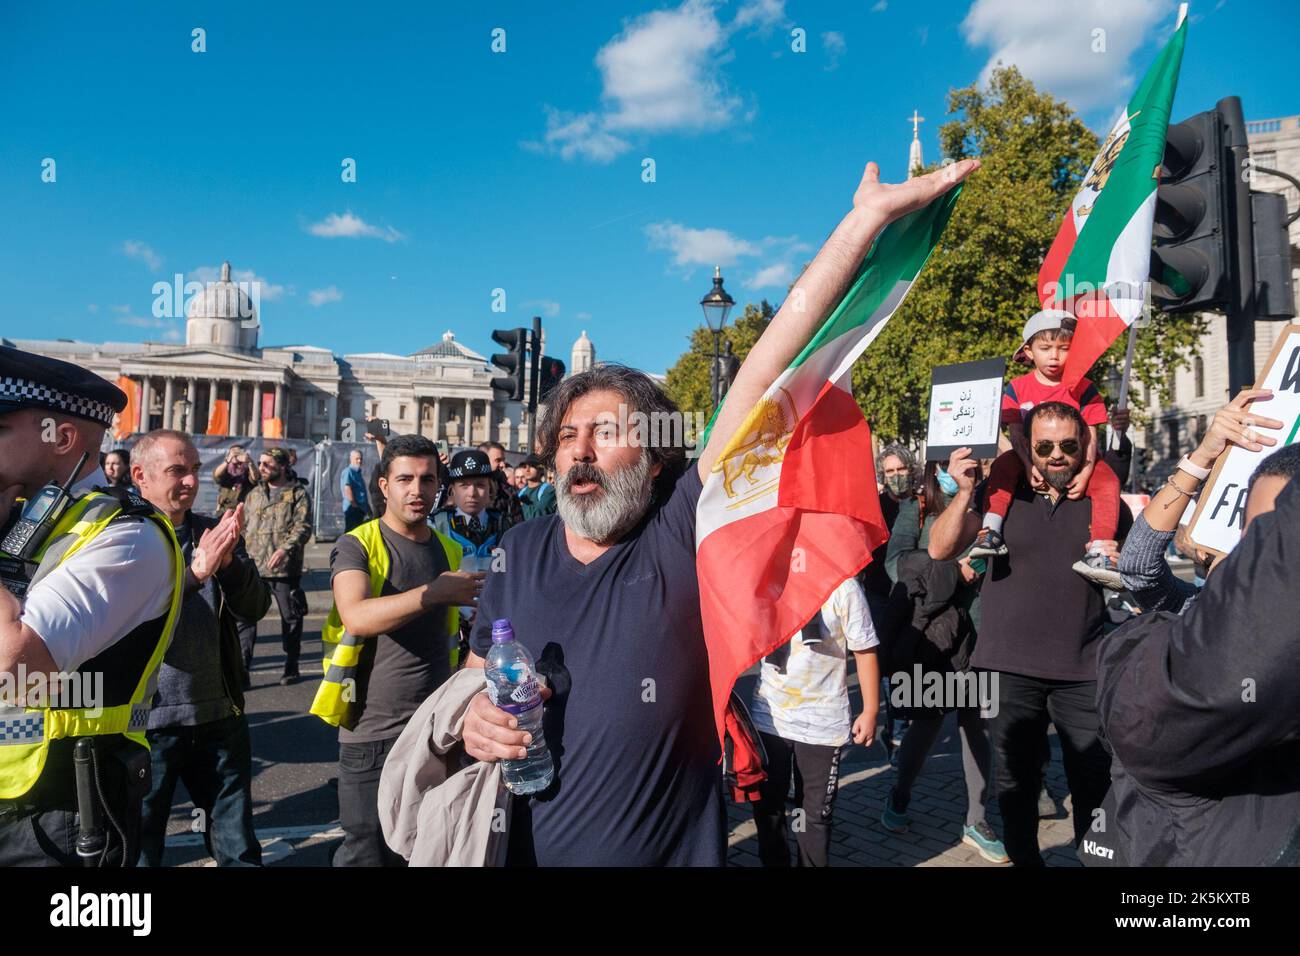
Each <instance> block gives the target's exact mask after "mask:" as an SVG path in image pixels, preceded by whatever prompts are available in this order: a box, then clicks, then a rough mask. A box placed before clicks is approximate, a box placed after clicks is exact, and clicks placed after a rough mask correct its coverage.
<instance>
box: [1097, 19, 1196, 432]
mask: <svg viewBox="0 0 1300 956" xmlns="http://www.w3.org/2000/svg"><path fill="white" fill-rule="evenodd" d="M1186 19H1187V4H1185V3H1180V4H1179V5H1178V19H1177V21H1175V23H1174V29H1175V30H1177V29H1178V28H1179V27H1181V26H1182V25H1183V21H1184V20H1186ZM1148 291H1149V290H1148ZM1148 301H1149V298H1148ZM1137 331H1138V324H1137V320H1136V319H1134V320H1133V323H1132V324H1131V325H1130V326H1129V327H1128V346H1127V347H1126V348H1125V350H1124V377H1123V378H1122V379H1120V383H1119V400H1118V401H1117V402H1116V403H1115V407H1116V408H1128V386H1129V379H1130V378H1132V376H1133V350H1134V346H1135V345H1136V344H1137ZM1108 430H1109V432H1110V434H1109V436H1107V439H1106V445H1107V447H1108V448H1110V449H1111V450H1112V451H1118V450H1119V433H1118V432H1117V431H1116V430H1115V429H1114V428H1111V429H1108Z"/></svg>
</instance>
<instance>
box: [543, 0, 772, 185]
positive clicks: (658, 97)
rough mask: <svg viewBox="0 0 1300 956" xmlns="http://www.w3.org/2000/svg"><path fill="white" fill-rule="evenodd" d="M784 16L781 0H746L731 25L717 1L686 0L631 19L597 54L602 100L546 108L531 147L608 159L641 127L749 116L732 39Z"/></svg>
mask: <svg viewBox="0 0 1300 956" xmlns="http://www.w3.org/2000/svg"><path fill="white" fill-rule="evenodd" d="M784 16H785V4H784V0H746V2H745V3H743V4H742V5H741V7H740V9H739V11H738V12H737V14H736V17H735V19H733V20H732V22H731V23H729V24H723V23H722V22H721V21H720V20H719V19H718V16H717V12H716V9H715V5H714V3H713V2H712V0H685V2H684V3H682V4H681V5H680V6H678V7H675V8H673V9H670V10H655V11H651V12H650V13H645V14H642V15H640V16H637V17H634V18H632V19H631V20H629V21H627V22H626V23H625V25H624V27H623V30H622V32H621V33H619V34H618V35H617V36H615V37H614V38H613V39H611V40H610V41H609V42H608V43H606V44H605V45H604V46H603V47H601V48H600V50H599V51H598V52H597V53H596V67H597V69H599V70H600V75H601V84H602V88H601V101H602V106H601V107H600V109H597V110H588V111H584V112H567V111H564V110H559V109H556V108H554V107H552V106H547V107H546V133H545V136H544V137H543V139H542V141H541V142H535V141H534V142H524V143H523V144H522V145H523V146H524V147H525V148H526V149H531V150H534V151H537V152H550V153H556V154H558V155H560V156H561V157H563V158H564V159H574V158H577V157H581V158H583V159H587V160H591V161H593V162H600V163H608V162H610V161H612V160H613V159H614V158H615V157H617V156H620V155H622V154H623V153H625V152H627V151H628V150H629V149H631V143H629V142H628V138H627V137H628V136H630V135H633V134H637V133H664V132H694V131H700V130H706V129H712V128H716V127H719V126H727V125H730V124H731V123H732V122H734V121H736V120H740V121H742V122H749V120H750V119H751V118H752V116H753V110H745V109H744V108H743V107H744V104H743V102H742V100H741V98H740V97H739V96H737V95H736V94H735V93H733V92H732V91H730V90H729V89H728V88H727V84H726V81H725V78H724V77H723V75H722V72H721V66H722V65H723V64H725V63H727V62H728V61H729V60H730V59H731V54H730V52H729V51H728V49H727V42H728V39H729V37H730V36H731V35H732V34H733V33H735V32H736V31H737V30H740V29H742V28H744V27H747V26H750V27H758V28H766V27H769V26H771V25H773V24H775V23H777V22H779V21H780V20H782V19H783V18H784Z"/></svg>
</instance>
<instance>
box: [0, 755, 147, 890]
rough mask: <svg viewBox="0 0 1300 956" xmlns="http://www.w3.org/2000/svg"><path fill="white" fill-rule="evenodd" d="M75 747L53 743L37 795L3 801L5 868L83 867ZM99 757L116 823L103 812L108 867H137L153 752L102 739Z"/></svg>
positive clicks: (0, 850)
mask: <svg viewBox="0 0 1300 956" xmlns="http://www.w3.org/2000/svg"><path fill="white" fill-rule="evenodd" d="M74 742H75V741H74V740H73V739H71V738H63V739H61V740H56V741H54V742H52V743H51V745H50V753H49V755H48V757H47V758H46V764H45V769H44V770H43V771H42V772H41V777H40V779H39V780H38V781H37V782H36V784H35V785H33V787H32V789H31V790H30V791H28V792H27V793H26V794H24V795H23V796H22V797H19V798H18V799H17V800H0V868H4V867H10V866H75V867H80V866H83V863H82V861H81V858H80V857H78V856H77V837H78V835H79V834H80V821H81V817H80V815H79V814H78V813H77V799H76V783H75V776H74V771H73V768H72V759H71V754H72V745H73V743H74ZM96 753H97V756H96V762H97V764H98V766H99V778H100V784H101V786H102V788H103V792H104V794H105V796H106V797H107V798H108V800H109V801H110V805H109V807H108V811H109V813H110V814H111V816H112V820H111V821H110V820H109V819H108V817H107V815H105V814H104V812H103V810H102V809H101V811H100V816H101V823H102V825H103V827H104V830H105V834H106V838H107V844H106V845H107V848H108V853H107V855H106V856H105V857H103V863H102V865H103V866H105V867H121V866H128V867H129V866H135V865H136V858H137V856H138V855H139V841H140V805H141V802H142V800H143V799H144V794H145V792H146V791H147V790H148V788H149V752H148V751H147V750H145V749H144V748H143V747H140V746H139V745H138V744H135V743H133V742H130V741H118V740H113V739H103V738H97V739H96ZM123 840H125V847H124V846H123ZM124 849H125V853H124V852H123V850H124Z"/></svg>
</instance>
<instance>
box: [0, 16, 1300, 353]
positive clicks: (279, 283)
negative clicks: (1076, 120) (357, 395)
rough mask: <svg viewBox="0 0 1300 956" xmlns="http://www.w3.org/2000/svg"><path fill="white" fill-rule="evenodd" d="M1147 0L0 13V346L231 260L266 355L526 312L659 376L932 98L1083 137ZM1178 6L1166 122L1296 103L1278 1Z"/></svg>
mask: <svg viewBox="0 0 1300 956" xmlns="http://www.w3.org/2000/svg"><path fill="white" fill-rule="evenodd" d="M1175 8H1176V4H1174V3H1167V2H1161V0H1125V2H1121V0H976V2H973V3H972V2H963V3H957V2H943V0H939V2H933V3H918V2H903V0H866V2H857V3H847V2H824V0H823V2H809V0H803V2H800V0H785V2H782V0H733V2H730V3H706V2H699V0H695V2H685V3H677V4H671V3H670V4H658V5H657V4H651V3H625V4H615V3H609V2H604V3H600V2H589V3H582V2H574V3H556V2H551V3H540V4H539V3H477V4H463V5H451V4H431V3H430V4H426V3H418V4H416V3H411V4H400V3H398V4H389V3H385V4H360V3H337V4H336V3H329V2H319V3H310V4H308V3H292V2H279V0H276V2H267V0H262V2H259V3H244V2H236V0H224V2H221V3H167V4H163V3H133V2H125V0H124V2H117V3H112V4H105V3H102V2H90V3H81V4H78V3H65V4H58V5H49V4H5V5H4V6H3V7H2V8H0V116H2V117H3V122H4V127H5V131H4V135H3V136H2V137H0V212H2V214H3V217H4V223H5V228H4V231H3V235H2V236H0V283H3V289H4V292H3V297H2V304H0V334H3V335H7V336H10V337H41V338H53V337H68V338H78V339H83V340H87V341H96V342H98V341H106V340H108V341H141V340H145V339H149V340H153V341H170V340H175V339H176V338H177V337H179V336H182V335H183V321H182V320H176V319H170V318H167V317H162V318H158V317H155V316H154V314H153V311H152V310H153V305H154V295H153V292H152V288H153V284H154V283H155V282H157V281H160V280H162V281H170V280H171V278H172V276H173V274H175V273H177V272H180V273H183V274H184V275H185V276H186V277H187V278H190V279H193V278H199V279H202V278H210V277H212V274H213V270H215V269H216V268H217V267H218V266H219V264H220V263H221V261H222V260H223V259H229V260H230V261H231V262H232V264H233V267H234V269H235V270H236V274H237V277H241V276H242V277H244V278H252V279H256V280H257V281H260V282H261V286H260V292H261V300H262V325H263V329H262V344H263V345H277V344H301V343H309V344H315V345H320V346H324V347H328V348H331V349H333V350H334V351H335V352H337V353H340V354H343V353H347V352H361V351H385V352H397V353H401V354H406V353H410V352H412V351H414V350H416V349H418V348H422V347H423V346H425V345H428V344H430V343H431V342H434V341H436V340H437V339H438V338H439V337H440V336H441V334H442V332H443V331H444V330H445V329H448V328H450V329H454V330H455V332H456V334H457V337H458V338H459V339H460V340H461V341H463V342H465V343H466V344H467V345H469V346H470V347H471V348H474V349H477V350H478V351H480V352H483V353H485V354H487V353H489V352H491V351H493V344H492V342H491V341H490V339H489V333H490V330H491V329H493V328H502V327H510V326H513V325H516V324H527V323H528V319H529V317H530V316H531V315H533V314H541V315H542V317H543V321H544V323H545V324H546V327H547V343H548V352H550V353H551V354H557V355H560V356H561V357H563V358H564V359H565V360H566V361H567V360H568V353H569V347H570V345H571V344H572V342H573V340H574V339H575V338H576V337H577V336H578V334H579V332H581V331H582V330H583V329H586V330H587V332H588V334H589V335H590V336H591V338H592V339H593V340H594V341H595V343H596V347H597V352H598V356H599V357H600V358H605V359H616V360H619V361H625V362H628V363H630V364H633V365H637V366H639V367H642V368H645V369H648V370H650V371H663V370H664V369H666V368H667V367H668V366H669V365H671V364H672V363H673V361H675V359H676V358H677V356H678V355H679V354H680V352H681V351H682V350H683V349H684V348H685V347H686V337H687V336H688V335H689V333H690V331H691V329H692V328H693V327H695V326H696V325H699V324H701V321H702V318H701V312H700V309H699V306H698V304H697V303H698V301H699V299H700V297H701V296H702V295H703V294H704V292H705V291H707V289H708V287H709V284H710V282H709V280H710V277H711V275H712V265H713V263H714V262H720V263H721V264H722V266H723V272H724V275H725V277H726V285H727V288H728V289H729V291H730V292H731V293H732V295H733V296H734V297H735V298H736V299H737V301H738V302H741V303H744V302H746V301H757V300H758V299H759V298H762V297H764V296H766V297H768V298H769V299H771V300H772V301H773V302H778V301H779V300H780V298H781V296H782V295H783V294H784V292H785V288H786V286H787V284H788V282H789V280H790V279H791V278H792V277H793V276H794V275H795V274H796V273H797V271H798V269H799V268H800V267H801V265H802V263H803V262H805V261H806V260H807V259H808V258H809V257H810V256H811V254H812V251H813V250H815V249H816V247H817V245H818V244H819V243H820V242H821V240H822V239H823V238H824V236H825V235H826V234H827V233H828V232H829V231H830V229H831V228H832V227H833V226H834V224H835V223H836V222H837V221H838V219H839V217H840V216H841V215H842V214H843V213H844V212H845V211H846V210H847V208H848V205H849V203H850V200H851V196H852V193H853V190H854V187H855V186H856V184H857V180H858V177H859V176H860V174H861V169H862V166H863V164H864V163H865V162H866V161H867V160H869V159H875V160H876V161H877V162H879V163H880V165H881V169H882V174H883V175H884V177H885V178H886V179H891V180H893V179H901V178H902V177H903V176H904V175H905V165H906V157H907V147H908V143H909V141H910V139H911V127H910V124H909V123H908V122H907V117H908V116H910V115H911V113H912V110H913V109H916V110H919V112H920V114H921V115H922V116H924V117H926V120H927V121H926V122H925V123H924V124H923V125H922V127H921V138H922V143H923V145H924V149H925V155H926V158H927V160H934V159H935V158H937V154H938V137H937V130H938V126H939V124H940V122H942V121H943V119H944V116H943V109H944V98H945V94H946V93H947V91H948V90H949V89H950V88H952V87H956V86H963V85H966V84H969V83H970V82H972V81H974V80H976V79H977V78H978V77H980V75H981V73H982V72H983V71H984V70H985V69H986V68H987V67H988V65H989V63H990V62H991V60H993V59H995V58H997V57H999V56H1001V58H1002V59H1004V60H1007V61H1011V62H1016V63H1017V64H1018V65H1020V66H1021V68H1022V69H1023V70H1024V71H1025V72H1026V73H1028V74H1029V75H1030V77H1031V78H1033V79H1034V80H1035V81H1036V82H1038V83H1039V84H1040V85H1042V86H1045V87H1046V88H1048V89H1050V90H1052V91H1053V92H1055V93H1056V94H1057V95H1059V96H1063V97H1065V98H1067V99H1068V100H1069V101H1070V102H1071V103H1072V104H1074V105H1075V106H1076V108H1078V109H1079V110H1080V111H1081V112H1082V114H1083V115H1084V118H1085V119H1086V120H1087V121H1088V122H1089V123H1090V124H1091V125H1092V126H1093V127H1094V128H1096V129H1102V128H1103V127H1105V126H1106V125H1108V120H1109V119H1110V118H1111V117H1112V114H1113V112H1114V110H1115V109H1117V108H1118V107H1119V106H1120V105H1121V104H1122V103H1124V102H1125V101H1126V100H1127V98H1128V95H1129V92H1130V91H1131V89H1132V86H1133V83H1134V82H1135V81H1136V78H1137V77H1138V76H1140V75H1141V73H1142V72H1143V71H1144V70H1145V69H1146V66H1147V65H1148V63H1149V62H1150V60H1151V58H1152V56H1153V54H1154V51H1155V49H1157V48H1158V45H1159V44H1160V42H1162V41H1163V39H1164V38H1165V37H1166V36H1167V35H1168V33H1169V32H1170V30H1171V29H1172V27H1173V23H1174V10H1175ZM1191 13H1192V16H1193V20H1192V23H1191V30H1190V35H1189V38H1188V46H1187V52H1186V56H1185V59H1184V62H1183V71H1182V78H1181V80H1180V82H1179V88H1178V99H1177V102H1176V104H1175V110H1174V116H1175V118H1176V119H1177V118H1182V117H1184V116H1186V115H1188V114H1191V113H1194V112H1199V111H1200V110H1203V109H1206V108H1209V107H1210V106H1212V105H1213V103H1214V102H1215V101H1216V100H1217V99H1219V98H1220V97H1222V96H1225V95H1229V94H1234V93H1235V94H1237V95H1240V96H1241V98H1242V101H1243V104H1244V107H1245V111H1246V116H1247V118H1248V119H1251V118H1257V119H1258V118H1268V117H1275V116H1284V115H1292V114H1295V113H1297V112H1300V96H1297V94H1296V93H1295V85H1294V65H1293V64H1294V59H1293V57H1294V51H1293V49H1292V48H1291V47H1292V45H1293V43H1294V38H1295V36H1296V35H1297V32H1298V31H1297V29H1296V28H1297V27H1298V26H1300V14H1298V13H1297V12H1296V8H1295V7H1294V5H1293V4H1290V3H1288V2H1287V0H1256V2H1251V3H1246V2H1243V0H1226V2H1220V0H1209V2H1202V3H1193V4H1192V6H1191ZM194 28H202V29H203V30H204V31H205V42H206V51H205V52H202V53H196V52H194V51H193V50H192V45H193V43H194V42H195V41H194V39H193V37H192V33H191V31H192V30H193V29H194ZM495 28H501V29H504V30H505V52H503V53H494V52H493V51H492V49H491V47H492V42H493V36H492V31H493V30H494V29H495ZM796 28H799V29H802V30H803V31H804V33H805V36H806V41H805V43H806V49H805V51H804V52H795V51H794V50H792V44H793V43H794V42H795V40H794V39H793V38H792V35H791V31H792V30H794V29H796ZM1098 28H1100V29H1103V30H1105V31H1106V32H1105V41H1106V50H1105V52H1104V53H1094V52H1092V49H1091V47H1092V46H1093V45H1094V42H1095V41H1094V39H1093V31H1094V30H1096V29H1098ZM47 157H48V158H52V159H54V161H55V164H56V165H55V175H56V179H55V181H54V182H52V183H50V182H43V181H42V162H43V160H44V159H46V158H47ZM647 157H650V158H652V159H653V160H654V163H655V179H656V181H655V182H652V183H647V182H643V181H642V168H643V160H644V159H645V158H647ZM345 158H352V159H354V160H355V161H356V170H357V176H356V182H354V183H345V182H343V181H342V180H341V176H340V173H341V168H342V167H341V164H342V161H343V160H344V159H345ZM494 289H504V290H505V293H506V295H505V302H506V307H507V311H506V312H505V313H504V314H501V313H496V312H493V311H492V305H493V290H494Z"/></svg>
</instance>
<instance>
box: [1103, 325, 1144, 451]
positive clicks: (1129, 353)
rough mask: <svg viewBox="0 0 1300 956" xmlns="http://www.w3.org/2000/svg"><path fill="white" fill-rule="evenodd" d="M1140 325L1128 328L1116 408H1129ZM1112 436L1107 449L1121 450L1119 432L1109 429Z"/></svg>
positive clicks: (1108, 439) (1107, 443)
mask: <svg viewBox="0 0 1300 956" xmlns="http://www.w3.org/2000/svg"><path fill="white" fill-rule="evenodd" d="M1137 332H1138V324H1137V320H1136V319H1134V320H1133V324H1132V325H1130V326H1129V327H1128V346H1127V348H1126V349H1125V350H1124V377H1123V378H1122V379H1120V382H1119V400H1118V401H1117V402H1116V403H1115V407H1116V408H1128V383H1129V379H1130V378H1131V377H1132V375H1133V348H1134V346H1135V345H1136V344H1137ZM1108 430H1109V432H1110V435H1109V436H1108V437H1107V439H1106V447H1107V448H1109V449H1110V450H1111V451H1118V450H1119V432H1117V431H1116V430H1115V429H1114V428H1111V429H1108Z"/></svg>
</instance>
